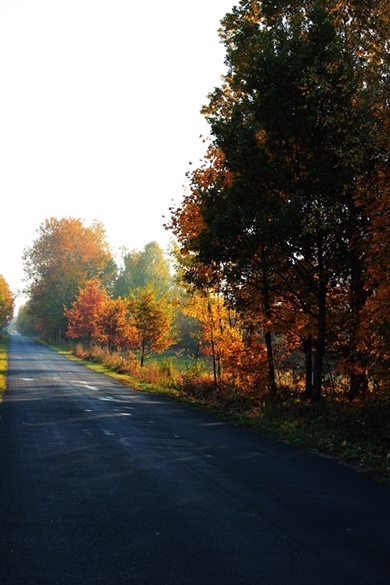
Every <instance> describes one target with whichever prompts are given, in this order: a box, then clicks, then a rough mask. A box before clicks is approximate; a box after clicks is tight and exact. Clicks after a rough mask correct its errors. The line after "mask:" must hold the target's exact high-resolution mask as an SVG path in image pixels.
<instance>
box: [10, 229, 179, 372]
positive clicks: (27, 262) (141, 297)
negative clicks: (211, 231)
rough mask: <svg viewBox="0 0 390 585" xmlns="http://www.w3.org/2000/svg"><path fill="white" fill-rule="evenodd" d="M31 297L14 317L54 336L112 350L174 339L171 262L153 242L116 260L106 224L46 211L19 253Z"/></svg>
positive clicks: (158, 346) (159, 345) (156, 346)
mask: <svg viewBox="0 0 390 585" xmlns="http://www.w3.org/2000/svg"><path fill="white" fill-rule="evenodd" d="M23 263H24V269H25V273H26V277H27V282H28V288H27V291H26V292H27V293H28V295H29V300H28V302H27V303H26V305H25V306H24V307H23V308H22V309H21V310H20V312H19V318H18V324H19V327H20V328H22V329H24V330H25V331H26V332H30V333H36V334H38V335H40V336H41V337H43V338H44V339H47V340H51V341H53V340H54V341H55V340H57V341H58V340H60V339H64V338H66V337H68V338H72V339H80V340H82V341H83V342H87V343H90V342H92V341H95V342H98V343H100V344H102V345H107V346H108V348H109V349H110V350H114V349H118V348H127V349H129V348H139V349H140V350H141V359H142V361H143V359H144V355H145V353H146V352H147V351H148V350H150V351H161V350H163V349H165V348H166V347H167V346H169V345H170V344H172V343H173V333H172V321H173V317H172V311H171V304H172V303H171V302H170V300H171V298H170V295H171V292H172V285H173V279H172V276H171V274H170V269H169V264H168V262H167V260H166V259H165V258H164V255H163V252H162V250H161V248H160V247H159V246H158V244H157V243H156V242H150V243H149V244H147V245H146V246H145V248H144V250H143V251H137V250H136V251H131V252H129V251H127V250H124V251H123V254H122V260H121V266H120V267H117V265H116V263H115V261H114V258H113V256H112V253H111V250H110V248H109V245H108V242H107V239H106V234H105V230H104V227H103V225H102V224H101V223H99V222H94V223H93V224H92V225H91V226H86V225H84V223H83V222H82V221H81V220H79V219H74V218H70V217H68V218H63V219H56V218H50V219H48V220H46V221H45V222H44V223H42V224H41V225H40V227H39V229H38V230H37V238H36V239H35V240H34V242H33V244H32V246H31V247H29V248H27V249H26V250H25V252H24V256H23Z"/></svg>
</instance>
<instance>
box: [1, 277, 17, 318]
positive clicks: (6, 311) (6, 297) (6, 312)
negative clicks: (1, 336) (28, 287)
mask: <svg viewBox="0 0 390 585" xmlns="http://www.w3.org/2000/svg"><path fill="white" fill-rule="evenodd" d="M13 315H14V297H13V295H12V293H11V290H10V288H9V286H8V283H7V281H6V280H5V278H4V276H2V275H1V274H0V328H2V327H5V326H6V325H8V323H9V322H10V321H11V319H12V317H13Z"/></svg>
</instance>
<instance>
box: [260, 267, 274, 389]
mask: <svg viewBox="0 0 390 585" xmlns="http://www.w3.org/2000/svg"><path fill="white" fill-rule="evenodd" d="M263 294H264V313H265V316H266V317H267V320H268V321H269V322H270V321H271V303H270V300H269V290H268V282H267V277H266V275H265V273H263ZM264 338H265V346H266V348H267V363H268V390H269V391H270V392H271V393H272V394H276V380H275V363H274V355H273V348H272V332H271V331H270V330H269V331H266V332H265V335H264Z"/></svg>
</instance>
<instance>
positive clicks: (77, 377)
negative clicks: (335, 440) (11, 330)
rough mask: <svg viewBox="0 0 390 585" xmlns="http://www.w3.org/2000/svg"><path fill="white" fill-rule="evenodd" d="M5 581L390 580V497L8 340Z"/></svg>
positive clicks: (2, 513) (2, 483)
mask: <svg viewBox="0 0 390 585" xmlns="http://www.w3.org/2000/svg"><path fill="white" fill-rule="evenodd" d="M0 417H1V418H0V431H1V434H0V449H1V450H0V472H1V475H0V583H1V585H35V584H36V585H99V584H106V585H108V584H109V585H124V584H129V585H239V584H244V585H256V584H259V585H388V584H389V583H390V488H389V487H388V486H386V485H382V484H380V483H378V482H376V481H375V480H373V479H371V478H370V477H367V476H366V475H364V474H362V473H358V472H357V471H355V470H353V469H350V468H348V467H346V466H343V465H340V464H338V463H336V462H334V461H331V460H329V459H326V458H324V457H320V456H319V455H316V454H314V453H308V452H304V451H300V450H298V449H295V448H292V447H290V446H288V445H286V444H284V443H282V442H278V441H274V440H271V439H267V438H264V437H263V436H261V435H260V434H257V433H254V432H251V431H248V430H245V429H241V428H238V427H234V426H232V425H230V424H228V423H227V422H224V421H221V420H219V419H217V418H214V417H211V416H209V415H207V414H205V413H203V412H199V411H197V410H195V409H191V408H189V407H187V406H183V405H179V404H177V403H175V402H172V401H170V400H169V399H165V398H163V397H160V396H154V395H151V394H148V393H141V392H135V391H133V390H131V389H129V388H126V387H124V386H122V385H121V384H119V383H118V382H116V381H114V380H112V379H110V378H107V377H105V376H102V375H99V374H96V373H94V372H92V371H91V370H89V369H87V368H85V367H84V366H82V365H80V364H77V363H75V362H72V361H69V360H67V359H66V358H64V357H62V356H60V355H58V354H56V353H55V352H53V351H51V350H49V349H47V348H45V347H43V346H42V345H40V344H38V343H36V342H35V341H33V340H31V339H29V338H27V337H22V336H13V337H12V338H11V342H10V348H9V371H8V389H7V391H6V393H5V395H4V399H3V401H2V403H1V405H0Z"/></svg>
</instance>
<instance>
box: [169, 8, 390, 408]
mask: <svg viewBox="0 0 390 585" xmlns="http://www.w3.org/2000/svg"><path fill="white" fill-rule="evenodd" d="M221 38H222V41H223V43H224V45H225V48H226V64H227V66H228V72H227V74H226V75H225V77H224V82H223V84H222V86H221V87H219V88H217V89H215V90H214V92H213V93H212V94H211V95H210V96H209V97H210V99H209V103H208V105H207V106H206V107H205V108H204V110H203V112H204V114H205V116H206V119H207V121H208V122H209V124H210V126H211V133H212V136H213V141H214V144H215V145H216V147H217V148H218V149H219V150H220V151H221V152H222V153H223V168H222V171H221V172H219V173H218V172H217V173H214V177H213V178H212V180H211V181H210V183H209V185H207V186H205V185H202V184H201V183H200V182H199V180H198V175H197V174H196V173H194V174H193V175H192V178H193V185H194V186H195V188H193V190H192V191H193V192H192V194H191V195H190V197H189V198H187V200H185V201H184V205H183V206H182V208H181V211H180V212H179V213H178V212H176V213H174V221H176V222H179V224H180V222H181V219H182V218H181V216H182V215H183V213H182V210H183V209H185V208H186V206H189V205H193V203H194V196H193V193H194V192H195V193H196V197H195V200H196V203H197V205H198V210H199V211H198V213H199V214H200V216H201V221H199V222H198V223H199V225H201V229H200V231H199V232H198V233H196V234H194V235H193V236H190V238H189V241H186V246H187V248H188V247H190V248H191V249H193V250H195V251H196V252H197V255H198V260H199V261H200V262H201V263H202V264H204V265H209V266H210V265H212V263H214V264H218V266H219V267H222V268H223V274H224V279H225V282H226V283H227V285H228V286H230V294H233V295H234V294H235V293H234V288H238V290H239V292H240V294H241V291H242V289H243V288H247V289H248V290H250V289H253V290H256V291H257V292H258V295H257V298H258V299H259V309H261V311H262V313H263V314H265V317H266V321H268V323H269V327H270V331H271V329H272V330H273V331H276V332H277V331H278V327H280V326H282V324H278V323H277V322H276V321H275V319H276V317H277V316H281V317H282V320H283V319H284V317H283V314H282V312H281V311H280V310H279V308H280V307H284V306H286V307H288V311H289V314H290V315H291V307H295V314H296V315H297V318H298V319H299V322H300V323H301V322H302V319H301V317H300V315H301V314H302V313H303V314H304V315H305V316H306V322H307V323H306V326H305V331H304V332H303V333H304V335H303V337H302V339H303V341H304V346H305V347H306V351H308V352H309V351H310V352H311V347H313V348H314V368H313V388H312V392H311V395H312V398H313V400H318V399H319V398H320V396H321V385H322V372H323V360H324V354H325V350H326V343H327V340H328V336H329V330H330V327H331V325H333V323H331V321H330V317H331V316H332V311H331V299H332V298H337V297H339V294H338V291H339V289H340V287H342V288H344V289H346V290H349V301H348V302H347V303H346V304H345V307H344V308H345V312H346V314H348V318H349V319H350V322H351V323H354V324H355V325H354V327H355V330H356V331H357V325H356V323H357V322H358V321H359V318H360V315H361V313H362V309H363V307H364V305H365V302H366V299H367V295H368V294H369V291H367V289H366V288H365V286H364V283H365V266H364V261H363V256H362V253H361V252H362V248H364V243H365V241H366V239H367V233H368V228H367V223H368V216H367V207H366V203H365V204H364V205H362V204H361V201H362V200H361V198H359V197H357V193H358V191H359V189H361V187H362V178H363V177H365V178H366V182H367V177H374V175H375V168H376V166H377V164H378V161H380V160H381V158H383V154H382V144H381V141H380V140H378V136H379V137H381V136H383V132H384V122H383V120H384V118H385V117H386V116H383V111H384V109H386V108H387V107H388V105H386V104H388V103H389V102H388V100H387V101H386V100H384V89H385V88H386V87H387V86H388V82H389V72H390V69H389V67H390V62H389V59H388V54H387V48H388V39H389V38H390V26H389V9H388V7H387V5H386V3H385V2H381V1H379V2H377V1H375V2H374V1H372V0H367V1H365V2H361V1H358V0H356V1H349V2H339V1H337V0H327V1H325V0H300V1H298V0H297V1H296V2H287V1H283V0H280V1H276V2H274V1H272V2H271V1H262V2H261V1H255V0H241V2H240V3H239V5H238V6H237V7H235V8H234V9H233V11H232V13H230V14H227V15H226V17H225V18H224V19H223V21H222V29H221ZM228 173H230V175H229V177H230V181H229V182H228V183H226V181H225V182H224V181H221V176H223V177H226V176H227V174H228ZM372 196H373V192H372V190H371V192H370V195H369V197H372ZM273 307H276V308H277V309H278V310H277V311H276V312H275V311H274V310H273ZM356 347H357V336H356V334H355V333H354V331H352V330H350V332H349V348H348V351H349V353H350V354H351V355H352V354H353V353H356ZM308 348H309V349H308ZM308 357H310V356H308ZM307 363H309V359H308V360H307ZM310 363H311V359H310ZM308 385H310V381H308Z"/></svg>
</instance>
